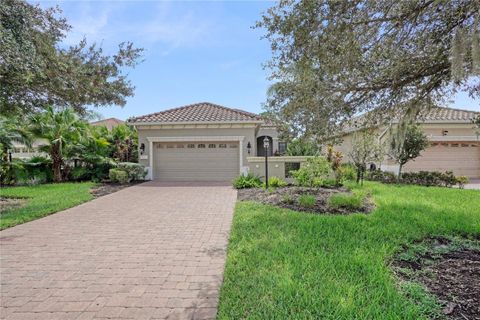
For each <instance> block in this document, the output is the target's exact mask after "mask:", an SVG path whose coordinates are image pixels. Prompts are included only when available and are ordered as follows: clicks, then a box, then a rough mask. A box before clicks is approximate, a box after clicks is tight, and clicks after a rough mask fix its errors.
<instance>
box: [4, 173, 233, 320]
mask: <svg viewBox="0 0 480 320" xmlns="http://www.w3.org/2000/svg"><path fill="white" fill-rule="evenodd" d="M235 199H236V191H235V190H233V189H232V188H231V187H229V186H218V185H217V186H215V185H209V186H205V185H203V186H201V185H194V184H170V185H169V184H158V183H153V182H149V183H144V184H141V185H137V186H133V187H130V188H127V189H124V190H121V191H119V192H116V193H114V194H111V195H107V196H104V197H101V198H99V199H96V200H93V201H91V202H88V203H85V204H82V205H80V206H77V207H75V208H72V209H68V210H65V211H63V212H60V213H57V214H54V215H51V216H48V217H46V218H43V219H40V220H36V221H33V222H30V223H26V224H23V225H20V226H17V227H13V228H10V229H7V230H4V231H2V232H1V233H0V237H1V240H0V241H1V242H0V243H1V290H2V291H1V292H2V293H1V306H2V314H1V316H2V318H5V319H22V320H28V319H49V320H53V319H82V320H83V319H97V318H98V319H105V318H110V319H124V318H126V319H165V318H167V319H209V318H214V317H215V315H216V307H217V304H218V294H219V288H220V285H221V282H222V277H223V267H224V263H225V250H226V245H227V240H228V232H229V230H230V224H231V220H232V214H233V208H234V203H235Z"/></svg>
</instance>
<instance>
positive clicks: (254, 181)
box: [232, 173, 262, 189]
mask: <svg viewBox="0 0 480 320" xmlns="http://www.w3.org/2000/svg"><path fill="white" fill-rule="evenodd" d="M232 183H233V187H234V188H235V189H248V188H260V187H261V186H262V181H261V180H260V178H259V177H257V176H256V175H254V174H252V173H248V174H247V175H239V176H238V177H236V178H235V179H234V180H233V182H232Z"/></svg>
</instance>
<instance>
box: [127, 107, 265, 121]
mask: <svg viewBox="0 0 480 320" xmlns="http://www.w3.org/2000/svg"><path fill="white" fill-rule="evenodd" d="M230 121H231V122H252V121H254V122H258V121H264V119H262V117H260V116H258V115H256V114H254V113H250V112H246V111H242V110H238V109H231V108H227V107H224V106H220V105H218V104H214V103H210V102H200V103H195V104H189V105H186V106H183V107H178V108H173V109H168V110H165V111H160V112H155V113H151V114H147V115H144V116H138V117H134V118H130V119H129V120H128V122H130V123H133V124H134V123H149V122H151V123H158V122H160V123H176V122H230Z"/></svg>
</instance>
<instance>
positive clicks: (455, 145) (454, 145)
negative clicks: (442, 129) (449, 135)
mask: <svg viewBox="0 0 480 320" xmlns="http://www.w3.org/2000/svg"><path fill="white" fill-rule="evenodd" d="M450 147H458V143H452V144H451V145H450Z"/></svg>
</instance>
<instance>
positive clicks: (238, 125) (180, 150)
mask: <svg viewBox="0 0 480 320" xmlns="http://www.w3.org/2000/svg"><path fill="white" fill-rule="evenodd" d="M128 123H129V124H132V125H134V126H135V127H136V128H137V130H138V139H139V147H140V157H139V162H140V163H142V164H144V165H145V166H146V167H147V168H148V176H147V178H149V179H154V180H160V181H231V180H232V179H233V178H235V177H236V176H238V175H239V174H240V173H246V172H248V171H249V166H248V161H247V158H248V157H254V156H264V155H265V149H264V148H263V140H264V139H265V137H267V138H268V140H269V142H270V148H269V149H268V153H269V155H274V154H276V153H278V152H280V151H282V150H279V146H280V147H281V148H284V147H285V145H284V144H282V143H279V141H278V132H277V130H276V127H275V126H274V125H273V124H272V123H271V122H269V121H267V120H265V119H264V118H262V117H260V116H258V115H256V114H253V113H250V112H246V111H242V110H238V109H231V108H227V107H223V106H220V105H217V104H213V103H208V102H202V103H196V104H191V105H187V106H183V107H179V108H174V109H170V110H166V111H161V112H157V113H152V114H148V115H144V116H139V117H135V118H131V119H129V120H128Z"/></svg>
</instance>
